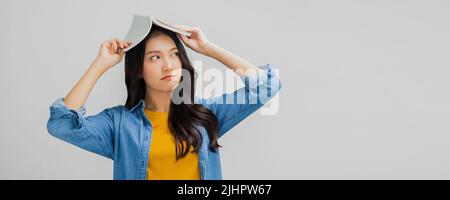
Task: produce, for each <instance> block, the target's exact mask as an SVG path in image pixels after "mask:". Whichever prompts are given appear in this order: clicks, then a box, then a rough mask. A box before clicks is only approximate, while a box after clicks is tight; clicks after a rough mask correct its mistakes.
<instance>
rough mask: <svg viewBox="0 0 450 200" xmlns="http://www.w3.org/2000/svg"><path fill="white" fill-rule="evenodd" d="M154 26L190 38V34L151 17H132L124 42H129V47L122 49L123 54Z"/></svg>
mask: <svg viewBox="0 0 450 200" xmlns="http://www.w3.org/2000/svg"><path fill="white" fill-rule="evenodd" d="M153 24H154V25H156V26H159V27H162V28H165V29H167V30H170V31H173V32H175V33H180V34H183V35H186V36H190V35H191V33H189V32H186V31H182V30H180V29H178V28H176V27H174V26H171V25H169V24H167V23H165V22H163V21H162V20H161V19H159V18H156V17H153V16H143V15H133V21H132V22H131V27H130V30H129V31H128V33H127V35H126V36H125V38H124V40H125V41H131V42H132V43H131V45H130V46H128V47H127V48H125V49H124V51H125V52H127V51H128V50H130V49H131V48H133V47H135V46H136V45H137V44H139V42H141V41H142V40H143V39H144V38H145V37H146V36H147V35H148V33H150V30H151V28H152V25H153Z"/></svg>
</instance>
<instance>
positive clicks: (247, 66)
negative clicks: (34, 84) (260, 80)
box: [207, 44, 260, 75]
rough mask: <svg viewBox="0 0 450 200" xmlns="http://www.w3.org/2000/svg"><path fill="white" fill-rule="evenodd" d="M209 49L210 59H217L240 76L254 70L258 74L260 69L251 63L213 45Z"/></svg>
mask: <svg viewBox="0 0 450 200" xmlns="http://www.w3.org/2000/svg"><path fill="white" fill-rule="evenodd" d="M208 49H209V50H208V53H207V55H208V56H209V57H211V58H214V59H216V60H217V61H219V62H221V63H222V64H224V65H225V66H227V67H228V68H229V69H231V70H233V71H234V72H236V73H237V74H239V75H244V74H245V73H247V72H248V71H250V70H254V72H255V73H258V70H259V69H260V68H259V67H258V66H256V65H254V64H252V63H250V62H249V61H247V60H245V59H243V58H241V57H239V56H237V55H235V54H233V53H231V52H229V51H227V50H225V49H223V48H222V47H219V46H217V45H215V44H211V45H210V47H209V48H208Z"/></svg>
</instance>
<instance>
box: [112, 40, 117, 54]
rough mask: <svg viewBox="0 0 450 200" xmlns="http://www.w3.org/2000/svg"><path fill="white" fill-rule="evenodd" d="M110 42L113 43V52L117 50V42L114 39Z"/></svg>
mask: <svg viewBox="0 0 450 200" xmlns="http://www.w3.org/2000/svg"><path fill="white" fill-rule="evenodd" d="M111 43H112V45H113V50H114V52H117V43H116V41H112V42H111Z"/></svg>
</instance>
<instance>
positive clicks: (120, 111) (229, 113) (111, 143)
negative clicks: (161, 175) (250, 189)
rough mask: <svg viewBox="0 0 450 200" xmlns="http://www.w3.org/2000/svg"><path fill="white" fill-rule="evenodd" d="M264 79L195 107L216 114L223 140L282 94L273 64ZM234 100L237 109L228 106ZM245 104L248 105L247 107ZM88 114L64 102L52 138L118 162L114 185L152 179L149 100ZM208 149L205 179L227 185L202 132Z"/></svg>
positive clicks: (202, 162) (57, 105)
mask: <svg viewBox="0 0 450 200" xmlns="http://www.w3.org/2000/svg"><path fill="white" fill-rule="evenodd" d="M259 67H260V68H262V69H263V71H264V73H260V74H251V75H243V76H240V78H241V80H242V81H243V82H244V87H243V88H241V89H238V90H236V91H235V92H233V93H225V94H223V95H221V96H217V97H210V98H201V97H195V98H194V99H195V103H198V104H202V105H203V106H205V107H206V108H208V109H210V110H211V111H212V112H213V113H214V114H215V115H216V117H217V119H218V122H219V130H218V138H220V137H222V136H223V135H224V134H225V133H226V132H228V131H229V130H230V129H231V128H233V127H234V126H236V125H237V124H238V123H239V122H241V121H242V120H243V119H245V118H246V117H248V116H249V115H250V114H252V113H253V112H255V111H256V110H258V109H259V108H260V107H261V106H263V105H264V103H266V102H267V101H268V100H270V99H271V98H272V97H273V96H274V95H276V94H277V93H278V91H279V90H280V89H281V84H280V82H279V79H278V78H277V76H276V74H275V73H274V70H272V67H271V65H270V64H267V65H263V66H259ZM230 99H234V100H235V101H234V103H232V104H228V103H227V102H230ZM242 100H244V101H242ZM85 113H86V110H85V108H84V107H81V108H80V109H79V110H78V111H77V110H73V109H69V108H68V107H67V106H66V105H65V104H64V99H63V98H62V97H61V98H58V99H57V100H56V101H55V102H54V103H53V104H52V105H51V106H50V118H49V120H48V123H47V130H48V132H49V133H50V134H51V135H53V136H54V137H56V138H59V139H61V140H63V141H66V142H68V143H71V144H73V145H76V146H78V147H80V148H82V149H85V150H87V151H90V152H93V153H96V154H99V155H102V156H105V157H107V158H110V159H112V160H113V161H114V179H147V163H148V157H149V150H150V143H151V138H152V125H151V123H150V121H149V120H148V118H147V117H146V115H145V113H144V100H140V102H139V103H138V104H137V105H135V106H134V107H133V108H131V109H128V108H126V107H125V106H123V105H119V106H115V107H111V108H107V109H104V110H103V111H102V112H100V113H98V114H96V115H92V116H85ZM199 130H200V133H201V135H202V139H203V140H202V141H203V143H202V145H201V148H200V150H199V152H198V155H199V166H200V178H201V179H202V180H206V179H222V170H221V165H220V154H219V151H218V152H214V151H211V150H210V149H209V137H208V133H207V132H206V129H205V128H202V127H199Z"/></svg>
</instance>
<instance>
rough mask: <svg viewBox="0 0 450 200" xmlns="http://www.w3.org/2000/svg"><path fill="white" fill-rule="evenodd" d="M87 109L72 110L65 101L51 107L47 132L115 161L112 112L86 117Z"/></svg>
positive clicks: (55, 103)
mask: <svg viewBox="0 0 450 200" xmlns="http://www.w3.org/2000/svg"><path fill="white" fill-rule="evenodd" d="M85 113H86V109H85V108H84V107H81V108H80V109H79V110H73V109H69V108H68V107H67V106H66V105H65V104H64V98H62V97H61V98H58V99H57V100H56V101H55V102H54V103H53V104H52V105H51V106H50V118H49V120H48V122H47V130H48V132H49V133H50V134H51V135H52V136H54V137H56V138H58V139H60V140H63V141H66V142H68V143H71V144H73V145H75V146H78V147H80V148H82V149H85V150H87V151H90V152H93V153H96V154H99V155H102V156H105V157H107V158H110V159H112V155H113V138H114V137H113V135H114V123H113V115H112V114H113V113H112V111H111V109H109V108H108V109H105V110H103V111H102V112H100V113H98V114H96V115H92V116H87V117H86V116H85Z"/></svg>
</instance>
